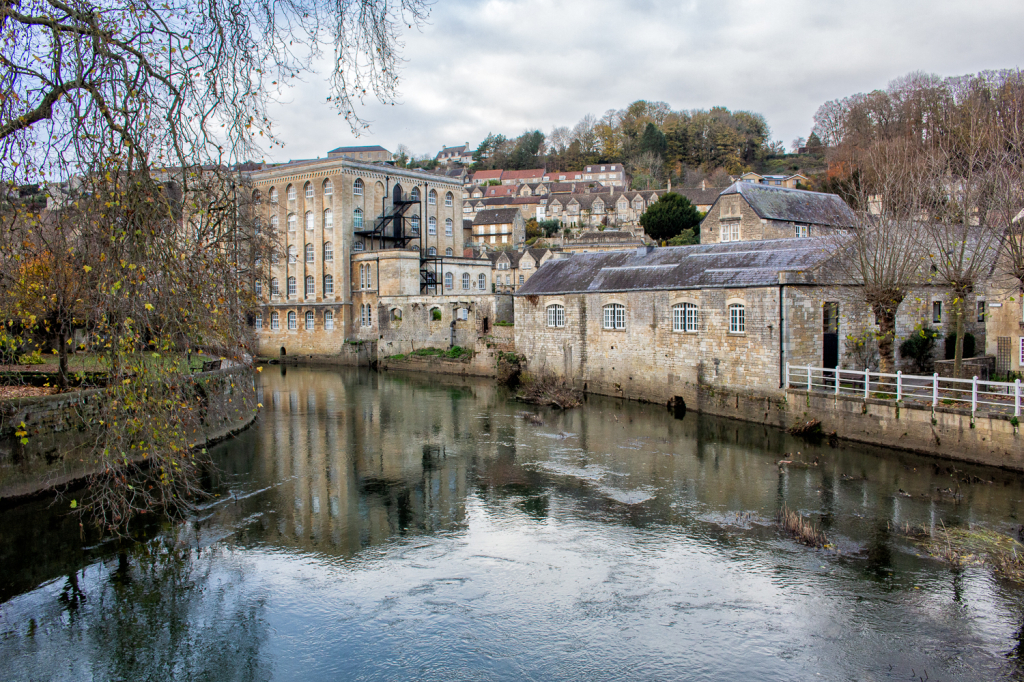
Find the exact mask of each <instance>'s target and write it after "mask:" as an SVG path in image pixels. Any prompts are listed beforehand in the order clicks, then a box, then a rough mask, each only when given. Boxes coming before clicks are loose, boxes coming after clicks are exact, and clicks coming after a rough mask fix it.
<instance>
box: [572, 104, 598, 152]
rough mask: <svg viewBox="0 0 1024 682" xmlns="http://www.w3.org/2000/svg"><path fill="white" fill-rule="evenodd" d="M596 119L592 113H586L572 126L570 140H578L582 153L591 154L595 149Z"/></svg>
mask: <svg viewBox="0 0 1024 682" xmlns="http://www.w3.org/2000/svg"><path fill="white" fill-rule="evenodd" d="M596 127H597V119H596V118H594V115H593V114H587V115H586V116H584V117H583V118H581V119H580V121H579V123H577V124H576V125H575V126H573V129H572V141H573V142H579V144H580V151H582V152H583V153H584V154H593V153H594V152H595V151H597V132H596V130H595V128H596Z"/></svg>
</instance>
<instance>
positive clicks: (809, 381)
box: [807, 365, 811, 393]
mask: <svg viewBox="0 0 1024 682" xmlns="http://www.w3.org/2000/svg"><path fill="white" fill-rule="evenodd" d="M807 392H808V393H810V392H811V366H810V365H807Z"/></svg>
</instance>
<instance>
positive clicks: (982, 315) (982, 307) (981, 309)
mask: <svg viewBox="0 0 1024 682" xmlns="http://www.w3.org/2000/svg"><path fill="white" fill-rule="evenodd" d="M978 322H981V323H982V324H984V323H985V302H984V301H978Z"/></svg>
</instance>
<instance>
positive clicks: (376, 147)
mask: <svg viewBox="0 0 1024 682" xmlns="http://www.w3.org/2000/svg"><path fill="white" fill-rule="evenodd" d="M386 151H388V150H387V149H384V147H381V146H380V145H379V144H375V145H370V146H368V147H338V148H337V149H332V150H331V151H329V152H327V153H328V154H351V153H352V152H386ZM388 153H389V154H390V152H388Z"/></svg>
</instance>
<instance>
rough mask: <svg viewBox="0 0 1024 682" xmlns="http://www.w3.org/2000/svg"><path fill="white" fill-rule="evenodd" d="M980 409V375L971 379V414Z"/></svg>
mask: <svg viewBox="0 0 1024 682" xmlns="http://www.w3.org/2000/svg"><path fill="white" fill-rule="evenodd" d="M977 409H978V377H974V379H973V380H972V381H971V415H973V414H974V412H975V410H977Z"/></svg>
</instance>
